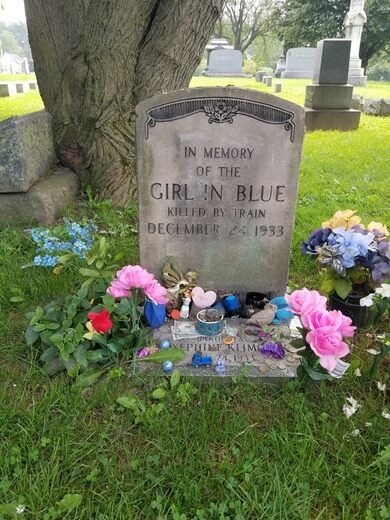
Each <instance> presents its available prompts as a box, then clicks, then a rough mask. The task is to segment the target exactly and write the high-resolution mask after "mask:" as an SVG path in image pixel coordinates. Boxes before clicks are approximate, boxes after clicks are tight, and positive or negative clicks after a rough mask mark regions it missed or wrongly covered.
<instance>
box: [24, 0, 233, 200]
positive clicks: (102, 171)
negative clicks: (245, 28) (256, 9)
mask: <svg viewBox="0 0 390 520" xmlns="http://www.w3.org/2000/svg"><path fill="white" fill-rule="evenodd" d="M223 1H224V0H142V1H141V0H99V1H94V0H25V7H26V16H27V24H28V30H29V39H30V43H31V48H32V53H33V57H34V63H35V71H36V75H37V80H38V84H39V89H40V92H41V95H42V98H43V101H44V104H45V107H46V109H47V110H48V111H49V112H50V113H51V115H52V118H53V133H54V142H55V147H56V151H57V155H58V158H59V160H60V161H61V163H63V164H64V165H66V166H68V167H70V168H72V169H73V170H74V171H76V172H77V173H78V174H79V176H80V178H81V180H82V181H83V182H84V183H88V184H89V185H91V187H92V188H93V190H94V192H95V193H97V194H98V196H99V197H100V198H110V199H111V200H112V201H113V203H114V204H117V205H120V204H123V203H124V202H126V200H128V198H129V197H131V196H133V195H134V194H135V190H136V177H135V124H134V123H135V111H134V109H135V106H136V104H137V103H138V102H139V101H141V100H143V99H145V98H147V97H151V96H153V95H155V94H157V93H161V92H166V91H171V90H175V89H179V88H183V87H185V86H187V85H188V83H189V81H190V79H191V76H192V73H193V71H194V70H195V68H196V66H197V64H198V63H199V61H200V59H201V56H202V53H203V49H204V46H205V44H206V42H207V40H208V38H209V36H210V34H211V31H212V30H213V27H214V24H215V21H216V20H217V18H218V17H219V16H220V15H221V13H222V7H223Z"/></svg>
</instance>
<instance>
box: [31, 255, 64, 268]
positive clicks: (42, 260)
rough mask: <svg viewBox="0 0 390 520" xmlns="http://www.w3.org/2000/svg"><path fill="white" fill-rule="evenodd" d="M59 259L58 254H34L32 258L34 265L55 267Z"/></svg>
mask: <svg viewBox="0 0 390 520" xmlns="http://www.w3.org/2000/svg"><path fill="white" fill-rule="evenodd" d="M59 260H60V257H59V256H50V255H45V256H40V255H38V256H36V257H35V258H34V265H37V266H41V267H55V266H56V265H57V264H58V262H59Z"/></svg>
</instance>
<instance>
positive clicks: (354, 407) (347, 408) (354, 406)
mask: <svg viewBox="0 0 390 520" xmlns="http://www.w3.org/2000/svg"><path fill="white" fill-rule="evenodd" d="M346 400H347V401H348V402H349V404H345V405H344V406H343V412H344V413H345V415H346V416H347V417H348V419H349V418H350V417H352V415H354V414H355V413H356V412H357V411H358V409H359V408H361V405H360V404H358V402H357V401H356V399H354V398H353V397H347V398H346Z"/></svg>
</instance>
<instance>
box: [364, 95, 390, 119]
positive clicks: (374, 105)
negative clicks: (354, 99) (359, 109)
mask: <svg viewBox="0 0 390 520" xmlns="http://www.w3.org/2000/svg"><path fill="white" fill-rule="evenodd" d="M364 113H365V114H367V115H370V116H390V99H385V98H379V99H375V98H366V99H365V100H364Z"/></svg>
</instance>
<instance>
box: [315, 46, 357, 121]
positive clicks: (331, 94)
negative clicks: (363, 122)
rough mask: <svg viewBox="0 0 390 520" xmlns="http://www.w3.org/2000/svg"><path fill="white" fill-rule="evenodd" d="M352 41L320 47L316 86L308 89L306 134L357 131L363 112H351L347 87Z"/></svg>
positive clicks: (350, 101) (349, 86)
mask: <svg viewBox="0 0 390 520" xmlns="http://www.w3.org/2000/svg"><path fill="white" fill-rule="evenodd" d="M350 48H351V40H346V39H342V38H327V39H325V40H321V41H320V42H318V44H317V55H316V62H315V68H314V74H313V84H311V85H307V86H306V97H305V112H306V115H305V123H306V129H307V130H356V128H358V127H359V121H360V111H359V110H354V109H351V103H352V90H353V87H352V85H347V81H348V66H349V53H350Z"/></svg>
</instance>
